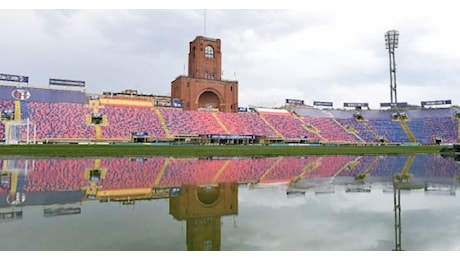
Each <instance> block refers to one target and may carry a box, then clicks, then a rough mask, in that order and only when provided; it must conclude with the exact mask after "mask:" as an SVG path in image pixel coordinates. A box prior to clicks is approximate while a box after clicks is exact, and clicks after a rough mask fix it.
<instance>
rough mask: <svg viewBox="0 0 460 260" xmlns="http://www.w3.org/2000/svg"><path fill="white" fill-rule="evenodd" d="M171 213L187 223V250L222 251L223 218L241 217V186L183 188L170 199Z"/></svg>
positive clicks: (228, 184)
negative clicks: (239, 187) (239, 194)
mask: <svg viewBox="0 0 460 260" xmlns="http://www.w3.org/2000/svg"><path fill="white" fill-rule="evenodd" d="M169 213H170V214H171V215H172V216H173V217H174V218H175V219H177V220H186V221H187V237H186V240H187V250H190V251H196V250H201V251H205V250H206V251H208V250H209V251H216V250H220V240H221V216H228V215H236V214H238V184H237V183H221V184H215V185H184V186H182V188H181V190H180V192H179V193H177V194H175V195H171V196H170V198H169Z"/></svg>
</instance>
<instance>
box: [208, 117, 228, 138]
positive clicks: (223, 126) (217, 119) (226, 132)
mask: <svg viewBox="0 0 460 260" xmlns="http://www.w3.org/2000/svg"><path fill="white" fill-rule="evenodd" d="M211 113H212V115H213V116H214V118H215V119H216V121H217V123H218V124H219V125H220V127H222V129H224V132H225V134H230V131H228V128H227V126H225V124H224V123H223V122H222V120H220V117H219V116H217V113H218V112H211Z"/></svg>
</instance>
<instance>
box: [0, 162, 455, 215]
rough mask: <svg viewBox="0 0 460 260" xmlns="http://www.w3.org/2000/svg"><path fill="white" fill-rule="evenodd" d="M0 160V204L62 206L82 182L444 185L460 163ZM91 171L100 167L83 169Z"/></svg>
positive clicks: (157, 188)
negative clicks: (16, 199)
mask: <svg viewBox="0 0 460 260" xmlns="http://www.w3.org/2000/svg"><path fill="white" fill-rule="evenodd" d="M3 165H4V166H3V167H2V168H5V169H3V170H2V182H1V185H0V195H1V197H2V199H1V200H0V207H11V205H10V204H8V203H7V200H6V199H5V197H6V196H9V195H10V193H11V190H13V189H14V190H17V191H21V192H22V193H23V194H24V195H25V198H27V199H25V200H24V202H23V203H22V206H25V205H52V204H67V205H69V204H72V203H78V202H79V201H81V200H85V199H86V198H90V197H89V196H86V195H88V194H86V189H88V188H90V189H95V191H96V193H94V194H95V196H94V197H93V198H94V199H112V200H115V197H111V196H116V199H119V200H122V199H123V198H129V197H130V196H131V197H130V199H131V200H132V199H136V197H135V196H136V195H139V196H140V195H142V196H141V197H142V198H144V199H154V198H167V197H168V196H169V190H170V189H172V188H176V187H182V186H183V185H210V184H212V185H214V184H219V183H235V182H236V183H240V184H273V183H295V182H298V181H300V180H302V179H310V180H315V179H325V180H328V181H329V182H330V181H332V180H333V179H335V178H336V177H337V179H340V178H347V177H349V178H355V177H356V176H358V175H361V176H367V177H366V178H367V179H366V180H368V179H371V180H389V178H391V177H392V176H394V175H395V174H399V173H410V175H411V176H412V177H413V179H414V180H417V181H419V182H425V183H431V184H433V185H434V184H436V183H438V184H440V185H444V186H446V185H451V182H452V181H454V180H455V178H454V177H456V176H457V174H458V172H460V164H458V163H456V162H455V161H453V160H448V159H445V158H443V157H442V156H437V155H417V156H415V157H410V156H405V155H403V156H351V155H348V156H305V157H297V156H286V157H263V158H249V157H241V158H240V157H235V158H227V157H215V158H213V157H211V158H200V159H199V158H165V157H147V158H123V157H121V158H102V159H88V158H80V159H64V158H60V159H34V160H33V162H32V161H30V160H23V159H20V160H9V161H8V163H7V164H3ZM8 167H12V168H10V169H9V168H8ZM26 170H27V174H25V172H26ZM98 170H99V173H101V174H96V175H97V176H94V174H93V176H91V173H94V172H96V173H97V171H98ZM12 171H16V172H18V173H20V174H19V175H20V176H22V177H21V178H22V179H21V181H18V182H12V181H11V179H10V178H11V176H12V175H11V172H12ZM352 180H353V179H352ZM12 184H13V185H16V187H11V185H12ZM329 184H330V183H329ZM444 186H443V187H444ZM140 192H141V193H142V194H140ZM62 207H66V208H69V207H70V208H72V207H71V206H62ZM48 208H51V207H48ZM64 213H65V211H64ZM50 214H53V213H52V212H51V213H50Z"/></svg>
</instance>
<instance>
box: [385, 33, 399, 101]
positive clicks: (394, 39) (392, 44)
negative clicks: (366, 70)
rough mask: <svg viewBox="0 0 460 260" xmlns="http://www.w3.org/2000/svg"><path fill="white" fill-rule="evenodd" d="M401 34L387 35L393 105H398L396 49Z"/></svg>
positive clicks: (386, 45) (386, 46)
mask: <svg viewBox="0 0 460 260" xmlns="http://www.w3.org/2000/svg"><path fill="white" fill-rule="evenodd" d="M398 43H399V32H398V31H397V30H389V31H387V32H386V33H385V49H388V55H389V58H390V100H391V104H397V103H398V99H397V95H396V62H395V48H398Z"/></svg>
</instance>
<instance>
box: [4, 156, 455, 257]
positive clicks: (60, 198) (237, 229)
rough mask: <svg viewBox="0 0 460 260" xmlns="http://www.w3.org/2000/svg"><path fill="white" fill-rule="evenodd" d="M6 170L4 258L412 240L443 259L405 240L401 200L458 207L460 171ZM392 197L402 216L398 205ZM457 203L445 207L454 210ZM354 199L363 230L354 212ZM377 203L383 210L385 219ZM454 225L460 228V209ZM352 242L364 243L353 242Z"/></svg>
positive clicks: (252, 165)
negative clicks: (23, 253) (8, 253)
mask: <svg viewBox="0 0 460 260" xmlns="http://www.w3.org/2000/svg"><path fill="white" fill-rule="evenodd" d="M0 163H1V165H0V166H1V167H0V168H1V185H0V198H1V200H0V227H1V228H2V233H3V236H1V238H0V249H2V250H177V251H178V250H403V249H406V248H403V247H402V245H403V243H402V242H403V241H407V244H408V245H409V248H408V249H409V250H437V249H438V248H436V247H435V248H434V249H430V248H424V246H426V245H420V244H419V245H416V244H414V242H413V241H416V240H417V237H414V236H412V235H411V232H407V233H405V232H402V227H403V225H402V223H404V226H405V227H406V226H408V229H405V230H415V229H416V228H415V227H414V225H416V224H413V225H412V223H415V220H414V219H413V218H412V219H407V218H405V217H404V216H401V215H402V209H403V207H402V204H404V205H406V204H405V203H406V201H405V200H404V199H401V192H402V193H403V194H408V193H412V194H415V197H412V198H410V197H408V201H407V205H408V210H407V213H408V214H411V215H412V214H414V213H413V212H411V207H410V205H411V203H412V204H415V203H414V198H415V199H422V200H423V201H426V203H429V202H430V203H431V202H432V200H428V199H426V198H420V195H421V194H443V195H446V196H447V197H456V196H455V195H456V188H457V183H458V173H459V170H460V167H459V164H457V162H455V161H454V160H449V159H446V158H442V157H441V156H437V155H417V156H308V157H295V156H293V157H268V158H246V157H244V158H239V157H238V158H223V157H213V158H169V157H145V158H120V157H117V158H76V159H69V158H63V159H55V158H54V159H53V158H50V159H32V158H4V159H3V160H0ZM378 192H380V193H378ZM391 193H392V194H393V196H392V200H393V203H392V204H393V205H391V204H387V203H386V201H387V200H388V199H387V197H388V196H386V195H385V194H391ZM372 194H374V195H372ZM328 195H330V196H328ZM362 195H364V196H366V195H367V197H363V196H362ZM369 195H370V196H369ZM312 196H313V197H312ZM324 196H326V197H324ZM344 196H348V198H347V199H344V198H346V197H344ZM446 196H439V197H437V198H436V199H435V202H436V203H439V204H442V202H443V201H444V202H445V201H446V200H445V198H446ZM350 198H351V200H352V201H353V206H352V207H356V208H357V209H358V208H359V210H358V211H360V212H361V214H360V215H359V216H358V218H362V219H354V218H356V216H354V217H350V212H347V211H346V210H343V207H344V204H346V203H350ZM365 198H366V199H369V201H363V200H364V199H365ZM150 202H156V203H154V204H152V203H150ZM368 203H370V205H372V206H369V204H368ZM390 203H391V202H390ZM449 203H451V202H450V201H449ZM454 203H455V202H454ZM355 204H356V205H355ZM374 204H375V205H379V204H381V206H382V208H383V209H379V213H378V214H376V215H375V216H374V215H373V214H374V213H375V212H374V211H373V210H374V209H372V208H373V207H374ZM115 205H118V207H114V206H115ZM286 205H287V206H286ZM120 206H121V208H120ZM325 208H328V210H325ZM125 209H132V210H133V211H132V212H126V210H125ZM429 210H430V205H428V204H427V205H424V206H423V212H424V213H423V214H420V215H418V216H417V217H419V218H420V217H428V216H430V217H431V216H432V215H433V214H432V212H431V213H430V214H426V213H427V212H430V211H429ZM168 211H169V214H168ZM436 213H437V214H441V213H440V212H436ZM391 215H393V216H394V217H391ZM64 216H65V217H64ZM369 216H370V217H369ZM435 216H436V214H435ZM438 217H439V216H438ZM451 217H452V218H453V219H458V218H459V217H460V214H459V213H458V210H454V211H453V214H452V213H451V215H450V216H449V218H451ZM366 218H367V219H366ZM326 219H327V220H328V223H327V224H326V223H323V221H324V220H326ZM406 219H407V220H406ZM439 219H440V218H439ZM439 219H437V220H439ZM171 220H172V222H171ZM355 220H356V221H358V222H359V223H358V224H359V225H360V226H359V225H358V226H356V225H355V224H356V223H353V221H355ZM403 220H404V221H403ZM388 221H391V222H388ZM429 221H431V219H430V220H429ZM238 222H239V223H238ZM225 223H230V225H226V224H225ZM262 223H265V224H264V225H262ZM343 223H348V224H346V225H343ZM382 223H385V225H383V227H380V226H381V225H382ZM184 224H185V230H184V226H183V225H184ZM443 224H444V225H452V226H454V225H455V224H453V223H450V222H449V223H447V222H446V223H443ZM177 225H179V226H177ZM411 225H412V226H411ZM318 227H321V228H318ZM377 227H380V228H377ZM69 228H70V229H69ZM329 228H330V229H334V228H335V230H332V231H329V230H327V229H329ZM366 229H368V230H367V231H364V230H366ZM371 229H372V230H374V229H375V230H374V232H372V231H371ZM70 230H71V231H70ZM177 230H181V232H180V233H179V234H178V233H176V231H177ZM357 230H362V232H367V233H365V236H364V237H365V240H367V241H361V242H359V241H360V240H361V237H362V236H363V234H361V235H359V234H358V235H352V234H355V233H354V232H357ZM388 230H393V231H394V232H393V231H392V233H394V235H393V236H391V235H390V233H388ZM248 231H250V233H248ZM326 231H327V232H326ZM43 233H45V235H46V234H48V235H49V237H47V238H46V239H45V238H44V237H43ZM51 234H52V235H51ZM404 234H408V236H407V237H404ZM425 235H426V234H425ZM120 236H121V237H123V239H120ZM348 236H352V237H353V239H354V240H355V241H354V242H355V244H353V245H350V244H348V243H345V242H346V241H347V240H350V238H349V237H348ZM45 237H46V236H45ZM338 237H343V240H336V239H337V238H338ZM256 238H257V239H256ZM454 238H455V237H454ZM293 239H294V240H293ZM353 239H352V240H353ZM432 239H433V240H437V239H438V238H437V237H434V238H432ZM255 240H257V242H255ZM374 240H375V241H374ZM27 241H29V242H30V243H27ZM32 241H33V242H32ZM82 241H85V242H84V243H83V242H82ZM299 241H300V242H299ZM368 241H374V245H367V244H366V243H367V242H368ZM391 241H392V242H391ZM259 242H260V243H259ZM379 243H381V244H379ZM451 243H455V239H453V241H450V243H447V244H451ZM391 244H393V245H391ZM442 250H457V249H455V248H454V249H453V248H451V247H449V246H447V248H442Z"/></svg>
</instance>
